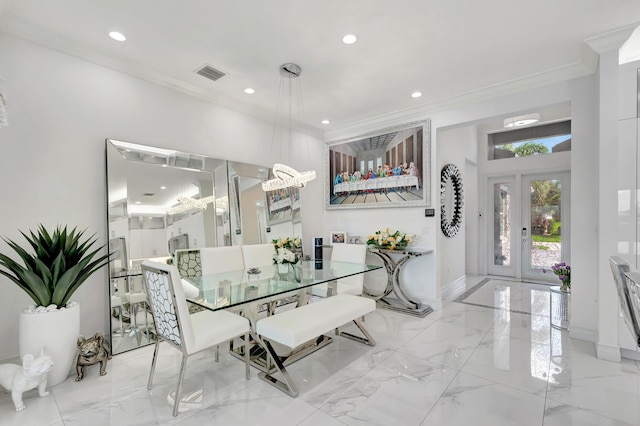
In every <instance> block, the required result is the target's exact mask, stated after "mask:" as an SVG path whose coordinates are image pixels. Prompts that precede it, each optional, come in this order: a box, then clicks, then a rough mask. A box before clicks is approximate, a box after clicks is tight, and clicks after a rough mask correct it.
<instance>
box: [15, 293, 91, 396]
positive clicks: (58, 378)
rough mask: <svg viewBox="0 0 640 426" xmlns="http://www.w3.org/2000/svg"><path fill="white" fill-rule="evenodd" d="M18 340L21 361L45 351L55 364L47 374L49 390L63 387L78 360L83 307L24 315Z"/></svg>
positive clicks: (21, 317) (23, 313) (21, 318)
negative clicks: (27, 356)
mask: <svg viewBox="0 0 640 426" xmlns="http://www.w3.org/2000/svg"><path fill="white" fill-rule="evenodd" d="M70 305H71V304H70ZM18 336H19V346H20V358H21V359H22V357H23V356H24V355H25V354H32V355H33V356H34V357H37V356H38V354H39V353H40V350H41V349H42V348H44V353H45V355H49V356H50V357H51V358H52V359H53V362H54V366H53V367H52V368H51V370H50V371H49V373H48V374H47V387H51V386H56V385H59V384H60V383H62V382H64V381H65V379H66V378H67V377H68V376H69V373H70V372H71V368H72V366H73V365H74V361H75V358H76V356H77V349H78V347H77V340H78V337H79V336H80V305H79V304H77V303H74V304H73V305H72V306H70V307H69V308H65V309H55V310H52V311H48V312H43V313H29V312H21V313H20V322H19V333H18Z"/></svg>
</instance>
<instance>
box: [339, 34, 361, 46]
mask: <svg viewBox="0 0 640 426" xmlns="http://www.w3.org/2000/svg"><path fill="white" fill-rule="evenodd" d="M356 41H358V37H356V36H355V34H347V35H346V36H344V37H342V42H343V43H344V44H353V43H355V42H356Z"/></svg>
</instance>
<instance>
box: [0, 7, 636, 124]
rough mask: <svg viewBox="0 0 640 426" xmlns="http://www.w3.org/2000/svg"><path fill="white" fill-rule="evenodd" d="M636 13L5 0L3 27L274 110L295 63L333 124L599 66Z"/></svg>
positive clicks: (317, 110) (311, 110) (310, 112)
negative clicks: (284, 76) (214, 72)
mask: <svg viewBox="0 0 640 426" xmlns="http://www.w3.org/2000/svg"><path fill="white" fill-rule="evenodd" d="M489 5H490V6H489ZM638 20H640V2H639V1H637V0H562V1H557V0H538V1H536V2H523V1H513V0H491V1H490V2H480V1H477V0H458V1H450V0H428V1H427V0H397V1H394V2H389V1H382V0H323V1H322V2H320V1H310V0H269V1H255V0H234V1H211V0H181V1H175V0H135V1H131V0H110V1H86V0H56V1H50V0H0V29H1V30H2V31H4V32H7V33H10V34H13V35H16V36H18V37H21V38H25V39H27V40H31V41H34V42H37V43H40V44H43V45H46V46H49V47H52V48H55V49H58V50H60V51H63V52H67V53H70V54H72V55H75V56H78V57H81V58H85V59H88V60H90V61H92V62H95V63H99V64H102V65H106V66H108V67H111V68H114V69H118V70H121V71H125V72H127V73H129V74H132V75H135V76H138V77H142V78H145V79H148V80H151V81H154V82H156V83H160V84H163V85H166V86H169V87H173V88H177V89H179V90H182V91H185V92H187V93H190V94H193V95H196V96H199V97H201V98H204V99H207V100H210V101H212V102H215V103H218V104H221V105H224V106H227V107H230V108H233V109H237V110H240V111H242V112H245V113H249V114H253V115H256V116H258V117H262V118H264V119H266V120H273V117H274V111H275V108H276V100H277V96H278V87H279V84H280V75H279V71H278V70H279V67H280V65H281V64H283V63H286V62H294V63H297V64H298V65H300V66H301V67H302V70H303V71H302V76H301V77H300V79H299V81H300V84H301V87H302V92H303V94H302V96H303V102H302V106H303V111H304V112H302V109H301V110H300V111H299V112H298V114H299V115H298V117H297V118H299V119H302V120H304V121H305V122H307V123H308V124H310V125H311V126H314V127H315V128H318V129H322V130H325V131H329V132H330V131H332V129H334V130H335V129H337V128H339V127H340V126H346V125H349V124H351V123H355V122H358V121H361V120H365V119H372V118H375V117H380V116H384V115H386V114H390V113H392V112H397V111H402V110H412V109H415V108H424V109H425V110H428V109H429V108H431V109H432V110H433V109H434V108H437V107H438V106H443V105H447V104H448V103H449V104H451V103H454V102H455V101H456V100H460V99H463V98H465V97H472V96H475V97H476V98H477V97H478V95H479V94H485V95H486V96H490V94H491V93H498V92H499V93H505V90H518V87H524V86H526V85H527V84H529V85H530V84H531V81H536V82H537V84H544V83H545V82H550V81H557V79H558V76H560V75H561V76H562V78H567V77H571V76H578V75H584V74H586V73H589V72H593V71H594V69H595V68H594V66H595V63H594V62H593V60H592V58H591V60H590V59H589V55H585V51H587V50H588V49H585V47H587V44H586V43H585V41H587V40H590V39H593V38H594V37H598V36H601V35H603V34H605V33H608V32H610V31H613V30H617V29H619V28H623V27H628V26H631V25H635V24H636V22H637V21H638ZM112 30H118V31H120V32H122V33H123V34H125V35H126V37H127V41H126V42H116V41H113V40H112V39H110V38H109V37H108V36H107V33H108V32H109V31H112ZM347 33H354V34H356V35H357V36H358V41H357V43H355V44H353V45H345V44H343V43H342V41H341V40H342V37H343V36H344V35H345V34H347ZM204 64H208V65H211V66H213V67H214V68H216V69H218V70H220V71H223V72H224V73H226V75H225V76H224V77H222V78H221V79H219V80H217V81H216V82H213V81H210V80H207V79H205V78H203V77H202V76H199V75H197V74H196V73H195V72H194V71H196V70H197V69H199V68H200V67H201V66H202V65H204ZM246 87H251V88H254V89H255V90H256V93H255V94H253V95H247V94H245V93H243V89H245V88H246ZM414 91H420V92H422V93H423V96H422V97H419V98H412V97H411V93H413V92H414ZM323 119H328V120H331V123H330V124H328V125H322V124H320V122H321V120H323Z"/></svg>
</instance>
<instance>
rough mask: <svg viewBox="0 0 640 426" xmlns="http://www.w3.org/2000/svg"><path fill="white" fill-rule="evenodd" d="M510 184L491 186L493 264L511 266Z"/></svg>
mask: <svg viewBox="0 0 640 426" xmlns="http://www.w3.org/2000/svg"><path fill="white" fill-rule="evenodd" d="M510 230H511V184H509V183H496V184H495V185H493V264H494V265H500V266H511V241H510V239H511V238H510V236H511V233H510Z"/></svg>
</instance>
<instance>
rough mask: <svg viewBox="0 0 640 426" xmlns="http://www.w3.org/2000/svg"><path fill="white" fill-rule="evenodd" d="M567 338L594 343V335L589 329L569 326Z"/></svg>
mask: <svg viewBox="0 0 640 426" xmlns="http://www.w3.org/2000/svg"><path fill="white" fill-rule="evenodd" d="M569 336H570V337H571V338H572V339H578V340H586V341H587V342H595V341H596V335H595V333H594V332H593V330H592V329H590V328H583V327H575V326H573V325H570V326H569Z"/></svg>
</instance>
